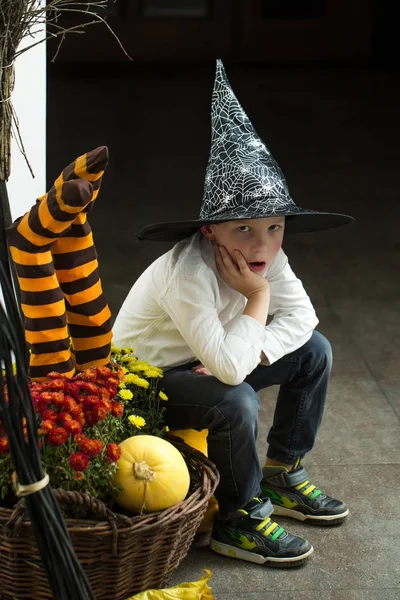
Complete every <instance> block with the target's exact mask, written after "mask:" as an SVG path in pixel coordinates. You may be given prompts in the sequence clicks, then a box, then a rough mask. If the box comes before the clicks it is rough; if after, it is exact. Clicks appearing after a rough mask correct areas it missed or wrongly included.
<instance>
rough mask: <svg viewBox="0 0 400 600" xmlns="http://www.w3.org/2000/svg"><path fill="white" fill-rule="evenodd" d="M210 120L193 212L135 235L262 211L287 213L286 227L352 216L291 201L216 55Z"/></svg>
mask: <svg viewBox="0 0 400 600" xmlns="http://www.w3.org/2000/svg"><path fill="white" fill-rule="evenodd" d="M211 124H212V136H211V151H210V157H209V160H208V165H207V170H206V177H205V184H204V195H203V204H202V206H201V209H200V216H199V218H198V219H196V220H192V221H174V222H165V223H154V224H152V225H148V226H146V227H144V228H143V229H142V230H141V231H140V233H139V235H138V237H139V239H147V240H155V241H179V240H181V239H183V238H185V237H188V236H191V235H193V234H194V233H196V231H197V230H198V229H199V228H200V227H202V226H203V225H211V224H215V223H220V222H223V221H233V220H243V219H259V218H262V217H280V216H285V217H289V218H287V219H286V226H285V231H286V233H301V232H311V231H319V230H321V229H330V228H331V227H338V226H340V225H344V224H346V223H349V222H351V221H353V220H354V219H353V217H350V216H349V215H342V214H336V213H326V212H319V211H316V210H310V209H304V208H300V207H298V206H296V204H295V203H294V201H293V200H292V198H291V197H290V194H289V189H288V186H287V183H286V179H285V177H284V175H283V173H282V171H281V169H280V168H279V166H278V164H277V163H276V161H275V159H274V158H273V156H272V155H271V152H270V151H269V150H268V148H267V147H266V145H265V144H264V142H263V141H262V140H261V139H260V138H259V136H258V135H257V133H256V131H255V130H254V127H253V125H252V124H251V122H250V119H249V118H248V116H247V115H246V113H245V112H244V110H243V108H242V107H241V106H240V104H239V101H238V99H237V98H236V96H235V94H234V93H233V90H232V88H231V86H230V84H229V81H228V78H227V76H226V73H225V69H224V66H223V64H222V61H221V60H217V68H216V75H215V82H214V90H213V96H212V107H211Z"/></svg>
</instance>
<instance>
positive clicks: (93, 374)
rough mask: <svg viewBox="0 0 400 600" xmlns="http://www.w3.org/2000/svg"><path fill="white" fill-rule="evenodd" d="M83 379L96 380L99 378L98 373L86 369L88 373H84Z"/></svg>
mask: <svg viewBox="0 0 400 600" xmlns="http://www.w3.org/2000/svg"><path fill="white" fill-rule="evenodd" d="M81 377H84V378H85V379H96V377H97V373H96V370H95V369H86V371H84V372H83V373H82V374H81Z"/></svg>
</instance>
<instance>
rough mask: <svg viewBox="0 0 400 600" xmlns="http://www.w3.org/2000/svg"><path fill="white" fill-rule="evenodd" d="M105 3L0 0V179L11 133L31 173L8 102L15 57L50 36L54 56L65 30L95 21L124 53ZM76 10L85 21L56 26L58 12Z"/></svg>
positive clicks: (5, 170)
mask: <svg viewBox="0 0 400 600" xmlns="http://www.w3.org/2000/svg"><path fill="white" fill-rule="evenodd" d="M107 4H108V2H107V0H91V1H89V2H82V0H81V1H79V0H48V1H47V3H45V4H43V2H42V0H0V181H7V180H8V178H9V176H10V162H11V160H10V159H11V135H14V136H15V138H16V140H17V144H18V146H19V149H20V150H21V152H22V154H23V155H24V158H25V160H26V162H27V165H28V167H29V169H30V171H31V173H32V169H31V167H30V165H29V161H28V158H27V156H26V153H25V150H24V145H23V142H22V137H21V134H20V130H19V125H18V119H17V115H16V114H15V111H14V109H13V105H12V102H11V94H12V91H13V88H14V64H15V61H16V59H17V58H18V56H20V55H21V54H22V53H24V52H27V51H28V50H30V49H31V48H33V47H34V46H37V45H38V44H40V43H42V42H44V41H45V40H47V39H54V38H57V39H58V40H59V44H58V47H57V51H56V53H55V57H56V56H57V54H58V51H59V48H60V46H61V44H62V42H63V41H64V39H65V36H66V34H67V33H78V34H81V33H84V28H85V27H87V26H88V25H93V24H95V23H103V24H104V25H105V26H106V27H107V28H108V29H109V31H110V32H111V34H112V35H113V36H114V37H115V39H116V40H117V42H118V44H119V45H120V47H121V49H122V51H123V52H124V53H125V54H126V52H125V50H124V49H123V47H122V45H121V42H120V41H119V39H118V38H117V36H116V35H115V33H114V32H113V30H112V29H111V27H110V26H109V25H108V23H107V22H106V20H105V19H104V17H102V16H101V13H102V12H104V9H105V8H106V7H107ZM77 13H78V14H81V15H83V16H84V17H85V22H83V23H79V24H77V25H73V26H70V27H67V28H65V27H63V26H62V25H60V23H59V20H60V17H61V15H63V14H69V15H73V14H77ZM40 31H45V35H44V37H43V36H41V39H40V40H39V41H38V40H37V39H36V40H35V38H34V35H35V34H36V33H39V32H40ZM29 38H31V39H32V43H29V42H28V43H27V44H25V45H24V46H23V47H21V46H20V44H21V41H22V40H25V39H29ZM55 57H53V60H54V59H55ZM32 175H33V173H32Z"/></svg>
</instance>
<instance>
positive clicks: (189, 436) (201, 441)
mask: <svg viewBox="0 0 400 600" xmlns="http://www.w3.org/2000/svg"><path fill="white" fill-rule="evenodd" d="M171 434H172V435H176V436H177V437H180V438H182V439H183V441H184V442H185V443H186V444H188V446H191V447H192V448H195V449H196V450H199V452H202V453H203V454H204V455H205V456H208V454H207V451H208V448H207V435H208V429H203V430H202V431H196V430H195V429H175V430H173V431H171ZM217 511H218V502H217V500H216V498H215V496H212V497H211V498H210V501H209V503H208V508H207V511H206V514H205V515H204V518H203V520H202V522H201V523H200V526H199V528H198V530H197V533H204V532H206V531H208V530H210V529H211V528H212V526H213V522H214V517H215V514H216V513H217Z"/></svg>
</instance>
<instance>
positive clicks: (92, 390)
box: [79, 381, 100, 396]
mask: <svg viewBox="0 0 400 600" xmlns="http://www.w3.org/2000/svg"><path fill="white" fill-rule="evenodd" d="M79 387H80V389H81V390H82V391H83V392H87V393H88V394H94V395H95V396H98V395H99V392H100V388H99V386H98V385H96V384H95V383H92V382H91V381H80V382H79Z"/></svg>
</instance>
